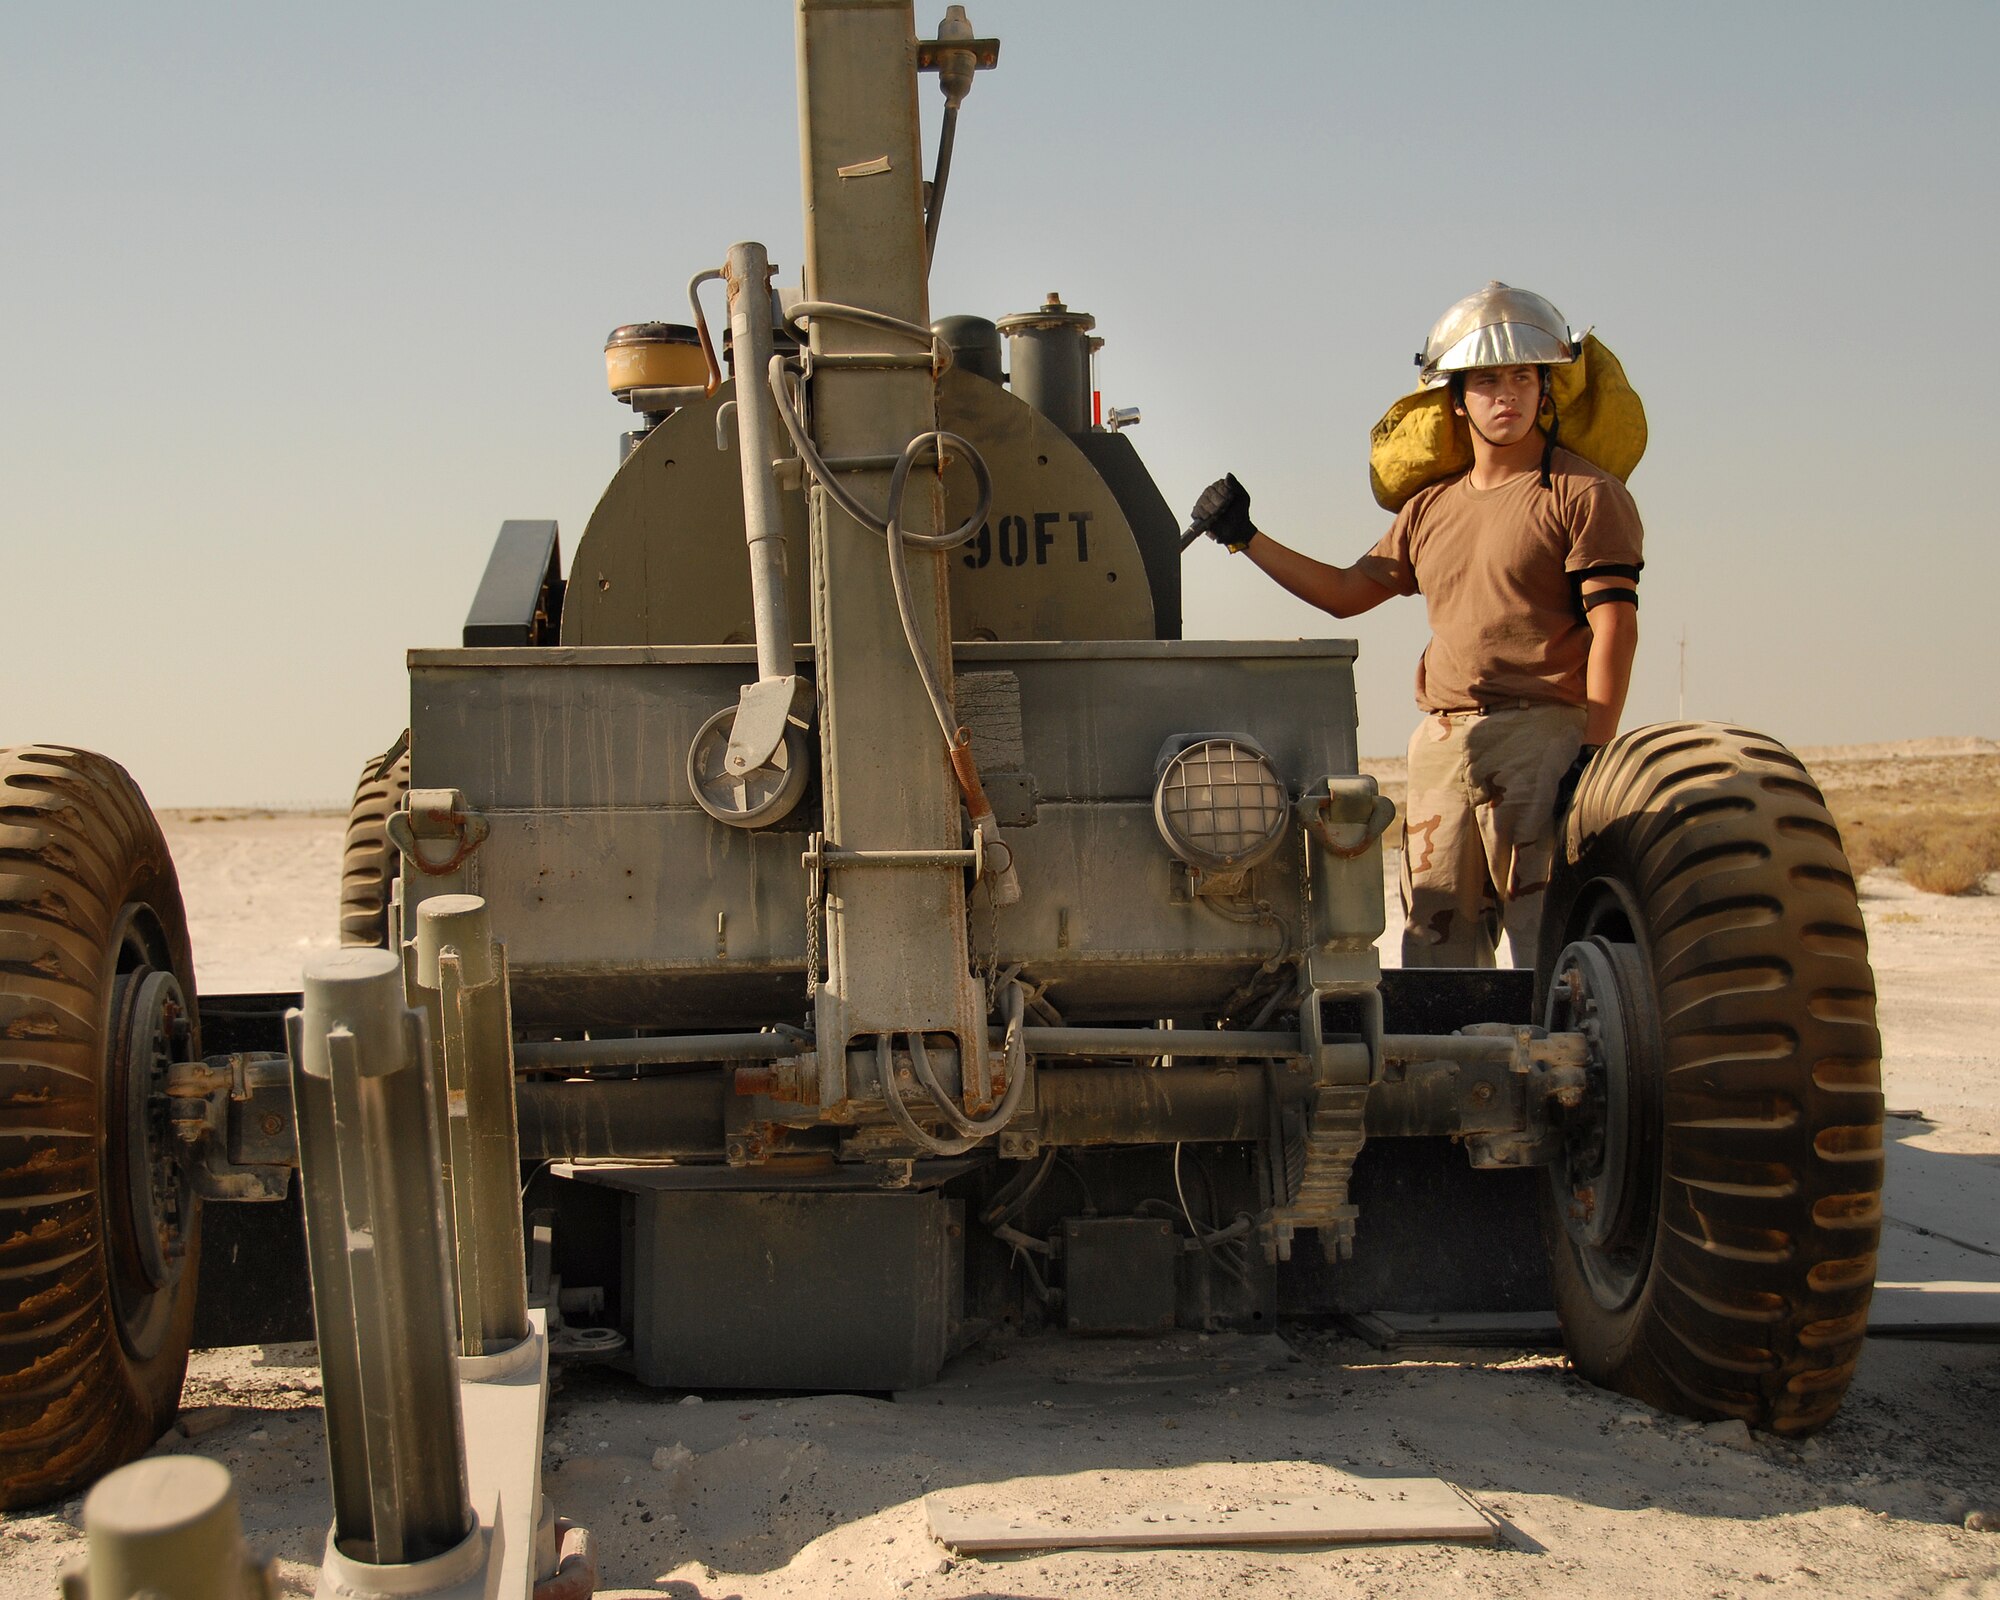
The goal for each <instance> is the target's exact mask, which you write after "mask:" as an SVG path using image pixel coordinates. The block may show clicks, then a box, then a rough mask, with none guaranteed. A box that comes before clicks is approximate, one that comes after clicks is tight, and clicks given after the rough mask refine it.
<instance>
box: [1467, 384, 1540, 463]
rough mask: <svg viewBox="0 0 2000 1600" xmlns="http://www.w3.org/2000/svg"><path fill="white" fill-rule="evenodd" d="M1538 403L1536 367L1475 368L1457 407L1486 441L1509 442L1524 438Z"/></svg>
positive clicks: (1538, 388)
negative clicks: (1462, 399) (1462, 398)
mask: <svg viewBox="0 0 2000 1600" xmlns="http://www.w3.org/2000/svg"><path fill="white" fill-rule="evenodd" d="M1541 406H1542V370H1541V368H1540V367H1477V368H1475V369H1474V370H1473V371H1471V372H1468V373H1467V374H1466V375H1465V399H1464V402H1463V403H1462V404H1461V405H1460V407H1459V410H1460V411H1461V412H1462V413H1463V414H1464V416H1465V417H1466V418H1467V419H1468V420H1469V421H1470V422H1471V423H1472V425H1473V426H1474V427H1475V428H1477V429H1478V430H1479V432H1480V434H1481V435H1482V436H1483V437H1485V438H1486V440H1487V441H1488V442H1489V443H1492V444H1498V445H1509V444H1519V443H1520V442H1521V441H1522V440H1523V439H1525V438H1527V437H1528V434H1529V433H1530V432H1531V431H1532V430H1533V428H1534V426H1535V416H1536V414H1537V413H1538V412H1539V411H1540V410H1541Z"/></svg>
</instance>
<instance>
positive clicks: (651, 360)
mask: <svg viewBox="0 0 2000 1600" xmlns="http://www.w3.org/2000/svg"><path fill="white" fill-rule="evenodd" d="M604 375H605V378H606V379H607V381H608V382H609V383H610V385H611V392H612V393H613V394H616V395H623V394H628V393H630V392H631V391H632V390H634V389H673V388H682V387H686V386H689V385H693V384H706V383H707V382H708V363H707V362H706V361H704V360H703V359H702V354H701V340H700V339H699V337H697V335H696V333H695V331H694V329H693V328H690V327H688V326H687V325H686V324H685V323H680V322H629V323H627V324H626V325H625V326H624V327H622V328H613V329H612V330H611V337H610V338H608V339H606V340H605V341H604Z"/></svg>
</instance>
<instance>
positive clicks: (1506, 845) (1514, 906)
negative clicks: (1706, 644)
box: [1403, 705, 1585, 967]
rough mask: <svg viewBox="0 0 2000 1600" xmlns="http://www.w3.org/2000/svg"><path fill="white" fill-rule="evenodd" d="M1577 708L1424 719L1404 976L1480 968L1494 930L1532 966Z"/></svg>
mask: <svg viewBox="0 0 2000 1600" xmlns="http://www.w3.org/2000/svg"><path fill="white" fill-rule="evenodd" d="M1584 719H1585V712H1584V709H1583V707H1581V706H1557V705H1515V706H1509V707H1506V708H1498V709H1494V710H1490V711H1451V712H1435V711H1434V712H1432V713H1431V714H1430V715H1429V716H1427V717H1425V718H1424V720H1423V721H1422V722H1421V723H1420V724H1419V725H1418V727H1417V731H1416V733H1415V734H1414V735H1413V736H1412V737H1411V739H1410V794H1409V800H1408V803H1407V804H1406V805H1405V807H1404V812H1403V814H1404V818H1405V820H1406V825H1407V837H1406V839H1405V842H1404V848H1403V915H1404V921H1403V965H1404V966H1406V967H1490V966H1492V965H1493V949H1494V946H1495V945H1496V944H1497V943H1498V942H1499V939H1500V930H1501V929H1502V927H1504V928H1505V929H1506V930H1507V939H1508V943H1509V944H1511V945H1512V946H1513V951H1514V965H1515V966H1517V967H1529V966H1533V965H1534V963H1535V937H1536V933H1537V930H1538V927H1539V925H1540V922H1541V916H1542V895H1543V891H1544V890H1545V889H1546V888H1547V887H1548V882H1549V867H1550V864H1551V862H1552V861H1553V860H1554V854H1555V841H1556V822H1555V815H1554V813H1555V803H1556V784H1557V783H1558V782H1559V781H1560V780H1561V778H1562V775H1563V773H1564V772H1565V771H1567V770H1568V768H1569V764H1570V763H1571V762H1572V761H1574V760H1575V759H1576V752H1577V747H1578V746H1579V745H1580V744H1582V742H1583V727H1584Z"/></svg>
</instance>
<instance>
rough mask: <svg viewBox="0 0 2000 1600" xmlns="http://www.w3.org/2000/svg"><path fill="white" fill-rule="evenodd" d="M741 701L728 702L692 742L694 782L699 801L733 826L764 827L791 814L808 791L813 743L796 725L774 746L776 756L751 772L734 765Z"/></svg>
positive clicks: (689, 772)
mask: <svg viewBox="0 0 2000 1600" xmlns="http://www.w3.org/2000/svg"><path fill="white" fill-rule="evenodd" d="M736 711H737V708H736V707H735V706H725V707H723V709H722V710H720V711H718V712H716V714H715V715H714V716H712V717H710V718H709V719H708V721H706V722H704V723H703V724H702V725H701V731H700V732H699V733H697V734H696V735H695V736H694V743H693V744H691V745H690V746H688V761H687V775H688V787H689V788H690V789H692V790H693V791H694V799H695V804H696V805H698V806H700V807H701V809H702V810H704V811H706V812H707V813H708V814H709V815H710V816H711V817H713V818H715V820H716V821H717V822H720V823H723V824H725V825H726V826H728V827H731V828H764V827H769V826H770V825H771V824H772V823H774V822H777V821H779V820H781V819H782V818H784V817H786V816H789V815H790V814H791V812H792V809H793V808H794V807H795V806H797V805H798V803H799V801H800V799H801V798H802V797H803V796H804V795H805V792H806V785H807V783H808V782H810V781H811V778H812V748H811V746H810V745H809V744H808V743H807V740H806V736H805V734H804V732H803V731H801V730H800V729H799V728H798V727H796V726H789V727H787V728H786V729H785V737H784V738H783V739H782V740H781V741H780V742H779V744H778V748H777V749H775V750H773V751H772V752H771V758H770V760H768V761H766V762H765V763H764V764H763V765H762V766H761V767H757V768H755V769H754V770H752V771H750V772H745V773H740V774H739V773H733V772H731V771H730V770H729V766H728V755H729V730H730V729H731V728H732V727H734V726H735V723H736Z"/></svg>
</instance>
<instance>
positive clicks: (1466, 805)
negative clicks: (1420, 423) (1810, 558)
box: [1192, 283, 1643, 967]
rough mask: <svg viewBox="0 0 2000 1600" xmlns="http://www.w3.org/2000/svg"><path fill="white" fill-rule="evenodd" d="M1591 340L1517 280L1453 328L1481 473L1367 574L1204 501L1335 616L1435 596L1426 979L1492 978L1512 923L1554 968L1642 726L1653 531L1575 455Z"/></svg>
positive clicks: (1427, 366) (1208, 517)
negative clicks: (1568, 427) (1641, 619)
mask: <svg viewBox="0 0 2000 1600" xmlns="http://www.w3.org/2000/svg"><path fill="white" fill-rule="evenodd" d="M1578 343H1579V341H1578V340H1577V338H1576V336H1575V335H1574V334H1572V333H1571V332H1570V329H1569V325H1568V324H1567V323H1566V322H1565V321H1564V320H1563V317H1562V314H1561V313H1560V312H1558V311H1557V310H1556V308H1555V307H1554V306H1552V305H1550V304H1549V302H1548V301H1546V300H1544V299H1543V298H1542V297H1541V296H1540V295H1536V294H1529V293H1527V292H1526V291H1524V290H1520V289H1510V288H1508V287H1507V286H1506V285H1505V284H1502V283H1489V284H1488V285H1487V286H1486V287H1485V288H1484V289H1482V290H1480V291H1479V292H1478V293H1477V294H1473V295H1469V296H1467V297H1466V298H1465V299H1463V300H1461V301H1459V302H1458V303H1457V304H1456V305H1454V306H1452V307H1451V309H1450V310H1448V311H1447V312H1445V314H1444V315H1443V316H1442V317H1441V318H1440V319H1439V320H1438V323H1437V325H1436V326H1435V327H1434V328H1433V329H1432V330H1431V335H1430V338H1429V339H1428V340H1427V341H1426V343H1425V346H1424V352H1423V354H1422V356H1420V357H1419V358H1418V359H1419V360H1420V361H1421V363H1422V365H1423V382H1424V384H1425V386H1426V387H1433V388H1434V387H1438V386H1441V385H1449V387H1450V390H1451V399H1452V409H1453V411H1454V412H1455V413H1456V414H1457V415H1458V416H1459V417H1461V418H1463V419H1464V421H1465V425H1466V427H1467V428H1468V429H1469V430H1470V434H1471V444H1472V466H1471V468H1470V470H1468V471H1465V472H1461V473H1457V474H1455V475H1453V476H1451V477H1448V478H1445V479H1443V480H1442V481H1440V482H1437V483H1433V484H1430V485H1429V486H1427V487H1425V488H1423V489H1420V490H1419V491H1418V492H1417V493H1416V494H1415V495H1414V496H1412V497H1411V498H1410V499H1409V500H1408V501H1407V502H1406V503H1405V504H1404V505H1403V507H1402V509H1401V510H1400V511H1399V512H1398V513H1397V514H1396V520H1395V522H1394V523H1393V524H1392V525H1391V526H1390V528H1389V531H1388V532H1387V533H1386V534H1384V535H1383V536H1382V538H1381V539H1380V540H1379V541H1378V542H1377V543H1376V545H1375V547H1374V548H1373V549H1372V550H1370V551H1369V552H1368V553H1367V554H1366V555H1364V556H1363V557H1361V559H1360V560H1359V561H1357V562H1355V563H1354V564H1353V565H1352V566H1349V567H1338V566H1331V565H1329V564H1327V563H1326V562H1323V561H1316V560H1314V559H1313V558H1312V557H1311V556H1307V555H1302V554H1300V553H1299V552H1298V551H1296V550H1292V549H1290V548H1288V547H1287V546H1285V545H1282V544H1280V543H1279V542H1278V541H1277V540H1275V539H1273V538H1272V537H1271V536H1270V535H1269V534H1266V533H1264V532H1262V531H1261V530H1259V529H1258V528H1257V527H1256V526H1255V524H1253V523H1252V522H1251V520H1250V496H1249V494H1248V493H1247V492H1245V490H1244V489H1243V487H1242V485H1241V484H1239V483H1238V482H1237V481H1236V478H1235V475H1234V474H1231V475H1230V476H1228V477H1226V478H1223V479H1222V480H1220V481H1219V482H1217V483H1214V484H1211V485H1210V486H1209V487H1208V488H1207V489H1206V490H1205V491H1203V493H1202V496H1201V498H1200V500H1199V501H1197V502H1196V504H1195V508H1194V514H1193V520H1192V526H1193V527H1194V528H1195V529H1197V530H1199V531H1202V532H1206V533H1208V534H1209V535H1210V536H1211V537H1213V538H1214V539H1215V540H1216V541H1217V542H1218V543H1220V544H1223V545H1225V546H1227V547H1228V548H1229V549H1230V550H1231V551H1240V552H1243V553H1245V554H1247V555H1248V556H1249V557H1250V559H1251V560H1252V561H1254V562H1255V563H1256V564H1257V565H1258V566H1259V567H1261V568H1262V569H1263V570H1264V571H1265V572H1267V573H1269V574H1270V575H1271V577H1272V578H1274V579H1275V580H1276V581H1277V582H1278V583H1279V584H1280V585H1281V586H1282V587H1283V588H1285V589H1288V590H1289V591H1290V592H1291V593H1293V594H1295V595H1297V596H1298V597H1299V598H1300V599H1301V600H1305V601H1308V602H1309V603H1311V604H1313V605H1316V606H1318V607H1319V608H1320V609H1321V610H1323V611H1327V612H1330V613H1332V614H1333V615H1334V616H1336V617H1352V616H1357V615H1359V614H1360V613H1361V612H1363V611H1368V610H1371V609H1372V608H1374V607H1375V606H1378V605H1380V604H1381V603H1382V602H1383V601H1384V600H1387V599H1389V598H1390V596H1392V595H1403V594H1421V595H1422V596H1423V597H1424V604H1425V606H1426V609H1427V614H1428V617H1429V621H1430V627H1431V640H1430V643H1429V645H1428V646H1426V648H1425V650H1424V654H1423V659H1422V660H1421V661H1420V662H1419V663H1418V666H1417V704H1418V705H1419V706H1420V707H1421V708H1422V709H1423V711H1424V712H1425V716H1424V719H1423V721H1422V722H1421V723H1420V724H1419V725H1418V727H1417V731H1416V733H1415V735H1414V736H1413V737H1412V738H1411V740H1410V782H1409V798H1408V801H1407V803H1406V806H1405V820H1406V834H1407V837H1406V840H1405V845H1404V851H1403V909H1404V913H1405V919H1404V927H1403V963H1404V965H1405V966H1432V967H1438V966H1452V967H1475V966H1477V967H1490V966H1492V965H1493V956H1494V947H1495V945H1496V943H1497V942H1498V939H1499V934H1500V930H1501V928H1502V927H1503V926H1504V927H1505V929H1506V932H1507V936H1508V941H1509V943H1510V944H1511V946H1512V947H1513V954H1514V962H1515V965H1517V966H1532V965H1533V964H1534V960H1535V945H1536V940H1537V935H1538V933H1539V927H1540V920H1541V911H1542V898H1543V890H1544V889H1545V888H1546V887H1547V885H1548V880H1549V871H1550V867H1551V864H1552V862H1553V859H1554V850H1555V841H1556V835H1557V831H1558V829H1559V827H1560V824H1561V818H1562V814H1563V812H1564V811H1565V810H1566V809H1567V807H1568V803H1569V799H1570V796H1571V794H1573V793H1574V791H1575V788H1576V783H1577V780H1578V778H1580V777H1581V776H1582V773H1583V770H1584V768H1585V767H1586V766H1587V765H1588V764H1589V762H1590V758H1591V757H1592V756H1593V755H1595V754H1596V753H1597V751H1598V749H1599V748H1600V747H1602V746H1603V745H1605V744H1606V743H1608V742H1609V741H1610V740H1611V738H1612V737H1613V735H1615V734H1616V733H1617V731H1618V718H1619V715H1620V713H1621V712H1622V711H1623V710H1624V706H1625V693H1626V689H1627V686H1628V685H1629V683H1630V681H1631V673H1632V656H1633V652H1634V650H1635V649H1636V647H1637V645H1638V639H1639V624H1638V602H1639V594H1638V588H1637V584H1638V579H1639V570H1640V567H1641V566H1642V565H1643V555H1642V541H1643V535H1642V531H1641V528H1640V524H1639V513H1638V509H1637V508H1636V507H1635V506H1634V505H1633V503H1632V497H1631V495H1630V494H1629V493H1628V492H1627V491H1626V488H1625V486H1624V484H1622V483H1621V482H1619V481H1618V479H1617V478H1615V477H1613V476H1611V475H1610V474H1609V473H1606V472H1602V471H1600V470H1599V469H1598V468H1596V467H1594V466H1592V465H1591V464H1590V463H1589V462H1588V461H1585V460H1584V459H1583V458H1582V457H1581V456H1579V455H1576V454H1575V453H1573V452H1571V451H1568V450H1564V449H1562V448H1560V447H1559V445H1558V444H1557V423H1558V421H1559V419H1557V418H1556V417H1555V415H1554V410H1553V405H1552V403H1551V401H1550V395H1549V368H1550V367H1551V366H1554V365H1562V364H1567V363H1569V362H1571V361H1574V360H1575V359H1576V355H1577V348H1578ZM1545 410H1546V411H1548V413H1549V422H1548V424H1547V426H1546V428H1544V427H1543V426H1542V425H1541V421H1540V419H1541V416H1542V413H1543V412H1544V411H1545Z"/></svg>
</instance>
